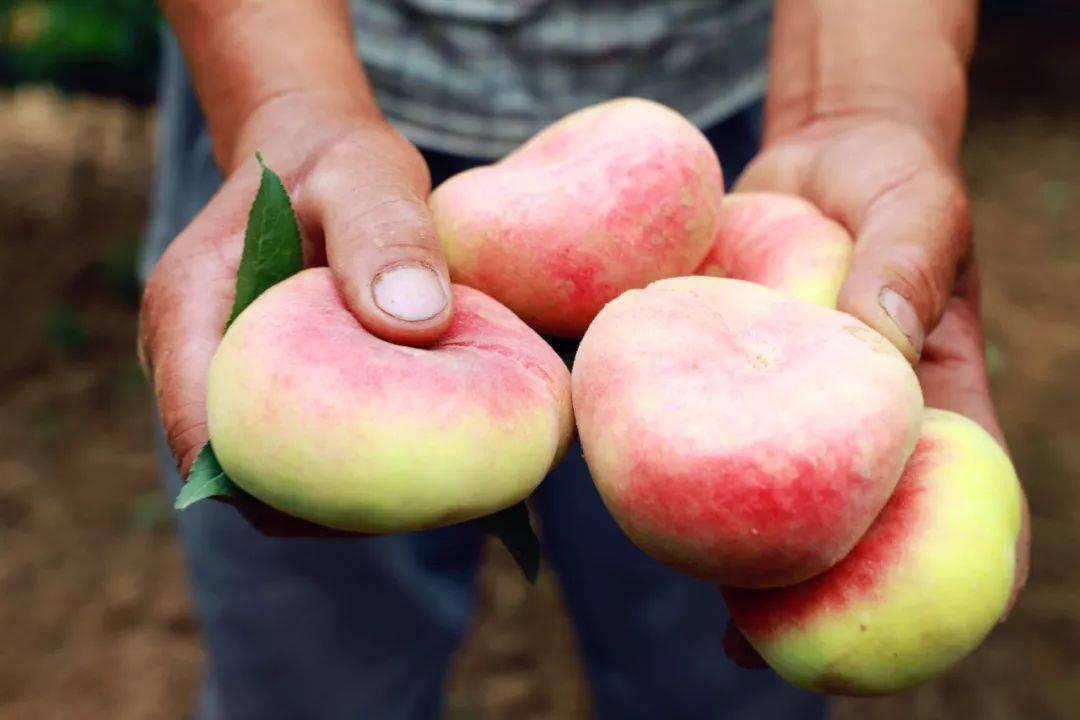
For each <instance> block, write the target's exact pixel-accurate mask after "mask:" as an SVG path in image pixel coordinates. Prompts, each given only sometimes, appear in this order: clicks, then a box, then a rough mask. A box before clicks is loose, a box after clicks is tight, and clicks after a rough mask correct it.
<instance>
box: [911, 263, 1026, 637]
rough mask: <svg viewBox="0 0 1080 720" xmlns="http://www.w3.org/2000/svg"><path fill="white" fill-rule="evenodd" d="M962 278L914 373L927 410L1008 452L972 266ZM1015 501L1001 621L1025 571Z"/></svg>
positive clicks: (1023, 539)
mask: <svg viewBox="0 0 1080 720" xmlns="http://www.w3.org/2000/svg"><path fill="white" fill-rule="evenodd" d="M966 275H967V277H966V278H965V279H964V281H963V282H962V283H961V287H960V288H959V289H960V290H961V291H962V295H963V297H954V298H952V299H950V301H949V304H948V306H947V309H946V311H945V314H944V315H943V316H942V319H941V322H940V324H938V326H937V328H935V329H934V331H933V332H932V333H930V336H929V337H928V338H927V340H926V349H925V351H924V352H923V357H922V361H921V362H920V363H919V365H918V366H916V368H915V372H916V374H917V375H918V377H919V383H920V384H921V385H922V387H923V396H924V398H925V400H926V404H927V406H929V407H936V408H941V409H943V410H952V411H953V412H957V413H960V414H961V415H964V416H966V417H969V418H971V419H972V420H975V421H976V422H978V423H979V424H980V425H982V426H983V427H984V428H985V429H986V430H987V431H988V432H989V433H990V434H991V435H993V436H994V438H995V439H996V440H997V441H998V442H999V443H1000V444H1001V446H1002V447H1003V448H1005V449H1006V451H1008V446H1007V444H1006V442H1005V435H1004V433H1003V432H1002V430H1001V425H1000V424H999V423H998V419H997V414H996V413H995V411H994V406H993V401H992V399H991V396H990V386H989V381H988V374H987V370H986V361H985V350H984V347H985V345H984V340H983V335H982V330H981V327H982V325H981V323H980V322H979V314H978V310H977V307H978V305H977V296H978V289H977V288H978V273H977V271H976V270H975V268H974V265H972V267H971V272H969V273H966ZM1021 502H1022V508H1021V516H1020V517H1021V520H1020V533H1019V536H1018V537H1017V541H1016V562H1015V567H1014V570H1013V588H1012V594H1011V596H1010V598H1009V602H1008V604H1007V605H1006V608H1005V612H1004V613H1003V616H1002V619H1004V618H1005V617H1007V616H1008V615H1009V613H1011V612H1012V609H1013V608H1014V607H1015V605H1016V601H1017V599H1018V598H1019V596H1020V591H1021V590H1022V589H1023V587H1024V585H1025V584H1026V583H1027V578H1028V572H1029V568H1030V556H1031V555H1030V547H1031V513H1030V510H1029V508H1028V503H1027V497H1026V496H1025V495H1024V494H1023V493H1021Z"/></svg>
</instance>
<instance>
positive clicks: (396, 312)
mask: <svg viewBox="0 0 1080 720" xmlns="http://www.w3.org/2000/svg"><path fill="white" fill-rule="evenodd" d="M429 190H430V179H429V177H428V171H427V167H426V165H425V164H424V161H423V158H422V157H421V156H420V153H419V152H418V151H417V150H416V149H415V148H414V147H413V146H412V145H410V144H409V143H408V142H406V141H405V140H404V139H403V138H401V136H400V135H397V133H395V132H394V131H392V130H380V131H377V132H371V133H365V134H360V135H357V136H351V137H349V138H347V139H344V140H342V141H339V142H338V143H337V144H335V145H334V147H333V148H331V149H329V150H327V151H326V152H325V153H324V154H323V155H322V156H321V157H320V159H319V160H318V161H317V163H316V164H315V166H314V167H313V168H312V170H311V173H310V175H309V176H308V178H307V180H306V182H305V183H304V189H303V192H302V194H301V197H300V199H299V201H298V208H297V209H298V212H299V214H300V216H301V218H302V221H303V222H304V224H305V226H308V227H317V228H320V229H321V232H322V234H323V236H324V241H325V247H326V257H327V264H328V265H329V266H330V268H331V270H332V271H333V272H334V275H335V277H336V278H337V281H338V286H339V287H340V288H341V291H342V293H343V294H344V296H345V301H346V302H347V303H348V305H349V307H350V308H351V309H352V311H353V313H354V314H355V315H356V317H357V319H358V320H359V321H360V323H361V324H362V325H363V326H364V327H365V328H366V329H367V330H368V331H369V332H371V333H373V334H375V335H378V336H379V337H381V338H383V339H384V340H387V341H389V342H393V343H398V344H403V345H426V344H428V343H431V342H434V341H435V340H436V339H437V338H438V337H439V336H440V335H441V334H442V333H443V332H444V331H445V330H446V329H447V327H448V326H449V324H450V318H451V315H452V311H453V308H452V306H451V303H452V298H451V293H450V280H449V276H448V273H447V268H446V262H445V261H444V260H443V257H442V253H441V251H440V249H439V244H438V240H437V239H436V237H435V231H434V225H433V223H432V221H431V216H430V213H429V211H428V206H427V195H428V192H429Z"/></svg>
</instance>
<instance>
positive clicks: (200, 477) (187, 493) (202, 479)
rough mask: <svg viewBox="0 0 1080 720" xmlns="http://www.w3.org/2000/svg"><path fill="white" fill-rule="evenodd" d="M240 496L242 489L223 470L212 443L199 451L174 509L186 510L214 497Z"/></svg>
mask: <svg viewBox="0 0 1080 720" xmlns="http://www.w3.org/2000/svg"><path fill="white" fill-rule="evenodd" d="M239 494H240V489H239V488H238V487H237V486H236V485H235V484H234V483H233V481H232V480H230V479H229V476H228V475H226V474H225V471H224V470H222V469H221V463H219V462H218V459H217V456H216V455H214V448H212V447H210V443H206V444H205V445H203V448H202V450H200V451H199V456H198V457H196V458H195V462H194V463H192V465H191V471H190V472H189V473H188V476H187V482H185V483H184V487H182V488H180V494H179V495H177V496H176V503H175V504H174V505H173V507H175V508H176V509H177V510H186V509H187V508H188V507H190V506H191V505H193V504H195V503H197V502H199V501H200V500H206V499H208V498H213V497H236V496H237V495H239Z"/></svg>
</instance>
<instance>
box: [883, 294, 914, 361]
mask: <svg viewBox="0 0 1080 720" xmlns="http://www.w3.org/2000/svg"><path fill="white" fill-rule="evenodd" d="M878 305H880V306H881V309H882V310H884V311H885V313H886V314H887V315H888V316H889V319H890V320H892V321H893V324H894V325H896V328H897V329H898V330H899V331H900V332H901V333H903V335H904V337H906V338H907V339H908V342H910V343H911V347H912V348H913V349H914V350H915V355H919V354H920V353H921V352H922V346H923V328H922V323H921V322H920V321H919V315H918V313H916V312H915V306H914V305H912V304H911V302H910V301H909V300H908V299H907V298H906V297H904V296H903V295H901V294H900V293H898V292H896V291H895V290H893V289H892V288H885V289H883V290H882V291H881V294H880V295H878Z"/></svg>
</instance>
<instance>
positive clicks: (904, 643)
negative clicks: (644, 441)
mask: <svg viewBox="0 0 1080 720" xmlns="http://www.w3.org/2000/svg"><path fill="white" fill-rule="evenodd" d="M1022 503H1023V500H1022V495H1021V490H1020V484H1019V482H1018V480H1017V478H1016V473H1015V472H1014V470H1013V467H1012V464H1011V463H1010V462H1009V459H1008V457H1007V456H1006V454H1005V452H1004V451H1003V450H1002V449H1001V447H1000V446H998V445H997V443H996V442H995V441H994V439H993V438H992V437H991V436H990V435H989V434H988V433H987V432H986V431H985V430H983V429H982V428H981V427H980V426H979V425H977V424H976V423H975V422H973V421H971V420H968V419H967V418H964V417H963V416H960V415H957V414H955V413H951V412H946V411H943V410H933V409H928V410H927V411H926V419H925V421H924V424H923V428H922V433H921V435H920V437H919V441H918V444H917V446H916V449H915V452H914V454H913V455H912V457H911V460H910V461H909V462H908V465H907V468H906V469H905V471H904V474H903V476H902V478H901V480H900V483H899V484H898V485H897V488H896V491H895V493H894V494H893V496H892V498H891V499H890V500H889V503H888V504H887V505H886V506H885V509H884V510H883V511H882V512H881V514H880V516H879V517H878V518H877V519H876V520H875V521H874V524H873V525H872V526H871V528H870V530H869V531H868V532H867V533H866V536H865V537H864V538H863V539H862V540H861V541H860V542H859V544H858V545H857V546H856V547H855V549H854V550H853V551H852V552H851V553H850V554H849V555H848V556H847V557H845V558H844V559H843V560H842V561H841V562H840V563H839V564H838V565H836V566H835V567H833V568H831V569H829V570H828V571H827V572H825V573H823V574H821V575H818V576H817V577H814V578H812V579H811V580H809V581H807V582H804V583H801V584H799V585H795V586H793V587H786V588H777V589H771V590H733V589H728V590H726V591H725V597H726V600H727V603H728V607H729V609H730V611H731V615H732V618H733V619H734V621H735V623H736V626H737V627H738V628H739V629H740V631H741V632H742V633H743V635H744V636H745V637H746V638H747V639H748V640H749V641H750V643H751V645H753V646H754V648H755V649H756V650H757V651H758V652H759V653H760V654H761V656H762V657H763V658H764V659H765V660H766V662H768V663H769V665H770V666H771V667H772V668H773V669H774V670H775V671H776V672H777V673H778V674H780V675H781V676H782V677H783V678H785V679H786V680H788V681H789V682H792V683H794V684H796V685H799V686H801V687H803V688H806V689H809V690H817V691H822V692H831V693H841V694H851V695H878V694H885V693H891V692H897V691H899V690H903V689H906V688H909V687H912V686H914V685H917V684H918V683H920V682H922V681H924V680H927V679H929V678H931V677H934V676H936V675H938V674H940V673H941V672H943V671H944V670H945V669H947V668H948V667H949V666H951V665H952V664H954V663H955V662H957V661H958V660H960V659H961V658H963V657H964V656H965V655H967V654H968V653H969V652H971V651H972V650H973V649H974V648H975V647H976V646H977V645H978V644H979V643H980V642H981V641H982V639H983V638H984V637H985V636H986V635H987V633H989V631H990V630H991V629H992V628H993V626H994V625H995V624H996V623H997V622H998V621H999V620H1000V619H1001V618H1002V616H1003V614H1004V613H1005V611H1006V608H1007V606H1008V603H1009V601H1010V596H1011V594H1012V587H1013V579H1014V577H1013V576H1014V573H1015V563H1016V551H1015V548H1016V542H1017V538H1018V536H1019V533H1020V530H1021V513H1022Z"/></svg>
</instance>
